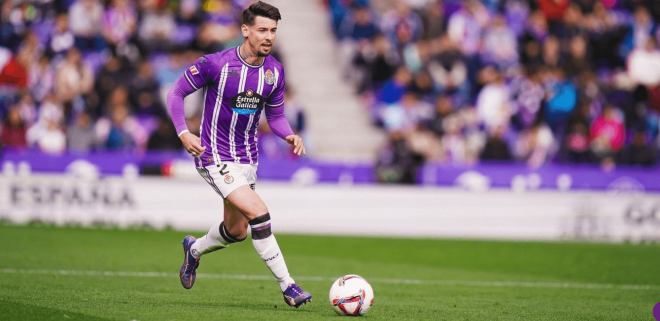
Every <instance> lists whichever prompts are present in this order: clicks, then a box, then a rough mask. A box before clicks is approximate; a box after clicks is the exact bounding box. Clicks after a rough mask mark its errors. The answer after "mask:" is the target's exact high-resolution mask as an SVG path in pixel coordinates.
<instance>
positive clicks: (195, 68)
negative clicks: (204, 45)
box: [183, 56, 214, 90]
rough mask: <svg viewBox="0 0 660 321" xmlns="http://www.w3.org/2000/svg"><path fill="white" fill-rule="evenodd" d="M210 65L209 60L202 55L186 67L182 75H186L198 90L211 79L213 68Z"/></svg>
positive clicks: (191, 84)
mask: <svg viewBox="0 0 660 321" xmlns="http://www.w3.org/2000/svg"><path fill="white" fill-rule="evenodd" d="M212 69H213V68H212V66H211V61H210V60H209V58H208V57H207V56H202V57H200V58H199V59H197V61H195V63H194V64H193V65H192V66H190V68H188V69H186V71H185V72H184V73H183V75H184V76H185V77H186V80H187V81H188V83H189V84H190V86H192V87H193V88H195V90H198V89H200V88H202V87H204V86H205V85H206V83H207V82H209V81H211V80H213V79H212V78H213V76H214V74H213V70H212Z"/></svg>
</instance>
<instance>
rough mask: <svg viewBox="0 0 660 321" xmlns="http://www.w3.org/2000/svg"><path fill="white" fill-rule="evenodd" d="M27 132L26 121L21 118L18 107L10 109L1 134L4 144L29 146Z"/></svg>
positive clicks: (7, 145) (0, 139)
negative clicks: (26, 138) (26, 137)
mask: <svg viewBox="0 0 660 321" xmlns="http://www.w3.org/2000/svg"><path fill="white" fill-rule="evenodd" d="M26 132H27V130H26V128H25V123H24V122H23V119H22V118H21V113H20V111H19V109H18V107H13V108H11V109H9V112H8V113H7V119H5V121H4V122H3V124H2V134H1V135H0V141H1V142H2V145H3V146H6V147H27V141H26V140H25V136H26V135H25V134H26Z"/></svg>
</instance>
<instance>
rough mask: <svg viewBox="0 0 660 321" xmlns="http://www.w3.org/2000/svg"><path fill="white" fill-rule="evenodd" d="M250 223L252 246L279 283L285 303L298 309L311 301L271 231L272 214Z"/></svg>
mask: <svg viewBox="0 0 660 321" xmlns="http://www.w3.org/2000/svg"><path fill="white" fill-rule="evenodd" d="M249 223H250V228H251V229H252V244H253V245H254V248H255V249H256V250H257V253H259V256H260V257H261V259H262V260H263V261H264V263H266V266H268V268H269V269H270V271H271V272H272V273H273V275H274V276H275V279H276V280H277V282H279V284H280V289H281V290H282V293H283V294H284V301H286V302H287V304H289V305H291V306H295V307H296V308H297V307H299V306H300V305H302V304H305V303H307V302H309V301H311V299H312V296H311V295H309V293H307V292H305V291H303V290H301V289H300V288H299V287H298V286H297V285H296V284H295V281H294V280H293V278H291V275H290V274H289V269H288V268H287V266H286V262H284V257H283V256H282V252H281V251H280V246H279V245H278V244H277V240H276V239H275V236H274V235H273V233H272V232H271V229H270V214H268V213H266V214H264V215H261V216H259V217H257V218H255V219H252V220H250V222H249Z"/></svg>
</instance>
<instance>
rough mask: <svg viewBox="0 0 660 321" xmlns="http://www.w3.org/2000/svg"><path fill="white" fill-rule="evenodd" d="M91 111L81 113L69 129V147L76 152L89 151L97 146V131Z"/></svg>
mask: <svg viewBox="0 0 660 321" xmlns="http://www.w3.org/2000/svg"><path fill="white" fill-rule="evenodd" d="M92 125H93V122H92V117H91V115H90V114H89V113H86V112H84V113H81V114H80V115H78V117H76V120H75V122H74V123H73V124H72V125H71V126H69V128H68V129H67V148H68V149H69V150H70V151H74V152H87V151H90V150H93V149H94V148H96V146H97V144H98V142H97V141H96V132H95V131H94V126H92Z"/></svg>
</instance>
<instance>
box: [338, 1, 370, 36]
mask: <svg viewBox="0 0 660 321" xmlns="http://www.w3.org/2000/svg"><path fill="white" fill-rule="evenodd" d="M377 33H378V26H376V23H375V21H374V18H373V15H372V14H371V12H370V11H369V8H367V7H358V8H356V9H354V10H352V11H351V12H350V14H349V15H348V16H346V18H344V21H342V23H341V26H340V27H339V33H338V34H339V38H341V39H344V38H349V39H352V40H361V39H372V38H373V37H374V36H376V34H377Z"/></svg>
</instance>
